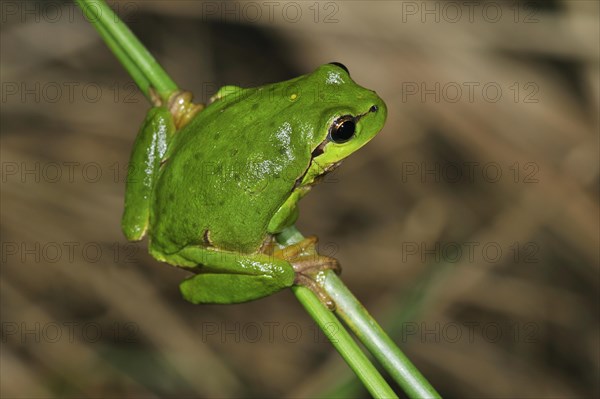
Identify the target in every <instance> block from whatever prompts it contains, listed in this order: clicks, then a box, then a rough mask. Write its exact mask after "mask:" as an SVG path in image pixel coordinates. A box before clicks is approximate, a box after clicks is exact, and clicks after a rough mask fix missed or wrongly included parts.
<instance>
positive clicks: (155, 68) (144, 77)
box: [76, 0, 178, 103]
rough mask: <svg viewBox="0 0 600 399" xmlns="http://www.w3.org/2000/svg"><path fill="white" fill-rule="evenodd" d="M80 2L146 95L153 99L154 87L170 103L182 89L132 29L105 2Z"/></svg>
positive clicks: (85, 0)
mask: <svg viewBox="0 0 600 399" xmlns="http://www.w3.org/2000/svg"><path fill="white" fill-rule="evenodd" d="M76 1H77V4H78V5H79V6H80V7H81V9H82V11H83V13H84V15H85V16H86V17H87V19H88V20H89V22H90V23H91V24H92V25H93V26H94V27H95V28H96V29H97V30H98V32H99V33H100V35H101V36H102V38H103V39H104V40H105V41H106V44H107V46H108V47H109V48H110V49H111V50H112V52H113V54H114V55H115V56H116V57H117V59H118V60H119V61H120V62H121V64H122V65H123V67H124V68H125V69H126V70H127V72H128V73H129V74H130V75H131V76H132V78H133V80H134V81H135V82H136V84H137V85H138V87H139V88H140V90H141V91H142V92H143V93H144V95H145V96H146V97H147V98H148V99H150V100H152V94H151V92H150V87H153V88H154V89H155V90H156V93H157V94H158V96H159V97H160V99H161V100H162V102H163V103H166V102H167V100H168V99H169V97H170V96H171V94H172V93H173V92H174V91H177V90H178V88H177V85H176V84H175V82H173V80H172V79H171V77H170V76H169V75H167V73H166V72H165V70H164V69H163V68H162V67H161V66H160V65H159V64H158V62H156V60H155V59H154V57H153V56H152V55H151V54H150V53H149V52H148V50H146V48H145V47H144V45H143V44H142V43H141V42H140V41H139V40H138V39H137V37H135V35H134V34H133V33H132V32H131V30H129V28H128V27H127V26H126V25H125V24H124V23H123V21H121V19H120V18H119V17H118V16H117V15H116V14H115V13H114V11H113V10H112V9H111V8H110V7H109V6H108V5H107V4H106V3H105V2H104V1H100V0H76Z"/></svg>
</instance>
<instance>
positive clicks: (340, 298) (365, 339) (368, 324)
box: [278, 227, 441, 398]
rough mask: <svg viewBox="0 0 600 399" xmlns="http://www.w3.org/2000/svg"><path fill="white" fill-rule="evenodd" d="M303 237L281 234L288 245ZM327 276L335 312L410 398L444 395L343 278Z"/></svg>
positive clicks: (288, 232)
mask: <svg viewBox="0 0 600 399" xmlns="http://www.w3.org/2000/svg"><path fill="white" fill-rule="evenodd" d="M302 239H303V236H302V234H301V233H300V232H299V231H298V229H296V228H295V227H290V228H288V229H286V230H284V231H283V232H282V233H281V234H280V235H279V236H278V240H279V242H280V243H283V244H285V245H289V244H293V243H295V242H299V241H301V240H302ZM325 276H326V277H325V279H324V282H323V288H324V289H325V291H326V292H327V294H329V296H330V297H331V299H333V301H334V302H335V305H336V310H335V312H336V314H337V315H338V316H339V317H340V318H341V319H342V320H343V321H344V323H346V325H347V326H348V327H349V328H350V329H351V330H352V331H353V332H354V334H355V335H356V336H357V337H358V339H359V340H360V341H361V342H362V343H363V345H364V346H365V347H366V348H367V349H368V350H369V351H370V352H371V353H372V354H373V356H375V358H376V359H377V360H378V361H379V362H380V363H381V365H382V366H383V368H384V369H385V370H386V371H387V372H388V373H390V375H391V376H392V378H394V380H395V381H396V382H397V383H398V385H400V387H401V388H402V389H403V390H404V392H406V394H407V395H408V396H409V397H410V398H440V397H441V396H440V395H439V394H438V393H437V392H436V390H435V389H434V388H433V387H432V386H431V385H430V384H429V382H428V381H427V380H426V379H425V377H424V376H423V375H422V374H421V373H420V372H419V370H417V368H416V367H415V366H414V365H413V364H412V362H411V361H410V360H409V359H408V358H407V357H406V356H405V355H404V354H403V353H402V351H401V350H400V348H398V346H396V344H395V343H394V341H392V339H391V338H390V337H389V336H388V335H387V334H386V332H385V331H383V329H382V328H381V327H380V326H379V324H378V323H377V322H376V321H375V319H373V317H372V316H371V315H370V314H369V312H367V310H366V309H365V308H364V307H363V306H362V304H361V303H360V302H359V301H358V299H356V297H355V296H354V295H353V294H352V292H350V290H349V289H348V287H346V285H345V284H344V283H343V282H342V280H340V278H339V277H338V276H337V275H336V274H335V273H334V272H333V271H331V270H328V271H326V272H325ZM299 299H300V298H299Z"/></svg>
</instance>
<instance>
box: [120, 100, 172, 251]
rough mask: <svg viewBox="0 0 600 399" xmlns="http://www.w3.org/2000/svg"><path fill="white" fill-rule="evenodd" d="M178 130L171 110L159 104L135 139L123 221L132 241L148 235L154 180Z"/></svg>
mask: <svg viewBox="0 0 600 399" xmlns="http://www.w3.org/2000/svg"><path fill="white" fill-rule="evenodd" d="M175 130H176V129H175V124H174V122H173V117H172V115H171V113H170V112H169V110H168V109H167V108H165V107H155V108H151V109H150V110H149V111H148V114H147V115H146V119H145V120H144V123H143V124H142V127H141V129H140V131H139V133H138V135H137V137H136V139H135V143H134V144H133V150H132V152H131V158H130V161H129V168H128V172H127V188H126V191H125V211H124V213H123V219H122V221H121V227H122V229H123V233H124V234H125V237H127V239H128V240H129V241H139V240H141V239H142V238H143V237H144V235H145V234H146V230H147V229H148V221H149V216H150V199H151V195H152V190H153V187H154V182H155V180H156V177H157V175H158V171H159V169H160V165H161V162H163V160H164V156H165V153H166V151H167V146H168V144H169V142H170V139H171V137H172V136H173V134H174V133H175Z"/></svg>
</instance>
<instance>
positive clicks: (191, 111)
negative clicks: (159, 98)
mask: <svg viewBox="0 0 600 399" xmlns="http://www.w3.org/2000/svg"><path fill="white" fill-rule="evenodd" d="M192 97H193V95H192V93H191V92H189V91H182V90H178V91H176V92H174V93H173V94H171V97H169V101H168V102H167V104H165V105H166V107H167V109H168V110H169V112H171V115H173V121H174V122H175V127H176V128H177V130H179V129H181V128H183V127H184V126H185V125H187V124H188V123H189V122H190V121H191V120H192V119H193V118H194V116H196V114H197V113H198V112H200V111H202V110H203V109H204V104H194V103H193V102H192Z"/></svg>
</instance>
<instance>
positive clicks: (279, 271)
mask: <svg viewBox="0 0 600 399" xmlns="http://www.w3.org/2000/svg"><path fill="white" fill-rule="evenodd" d="M163 258H164V260H166V261H167V262H169V263H174V264H179V265H182V266H186V264H187V265H188V266H189V265H190V264H195V265H196V266H192V267H191V269H190V270H191V271H192V272H194V273H197V274H196V275H195V276H192V277H190V278H188V279H186V280H184V281H183V282H182V283H181V285H180V289H181V293H182V295H183V297H184V298H185V299H186V300H188V301H189V302H192V303H195V304H197V303H239V302H247V301H251V300H254V299H258V298H262V297H265V296H268V295H271V294H273V293H275V292H277V291H280V290H282V289H284V288H287V287H291V286H292V284H293V283H294V277H295V276H294V270H293V268H292V267H291V266H290V264H289V263H288V262H286V261H284V260H282V259H278V258H273V257H271V256H268V255H265V254H240V253H236V252H230V251H222V250H214V249H208V248H204V247H199V246H189V247H186V248H184V249H182V250H181V251H179V252H177V253H176V254H175V255H166V256H164V255H163Z"/></svg>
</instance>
